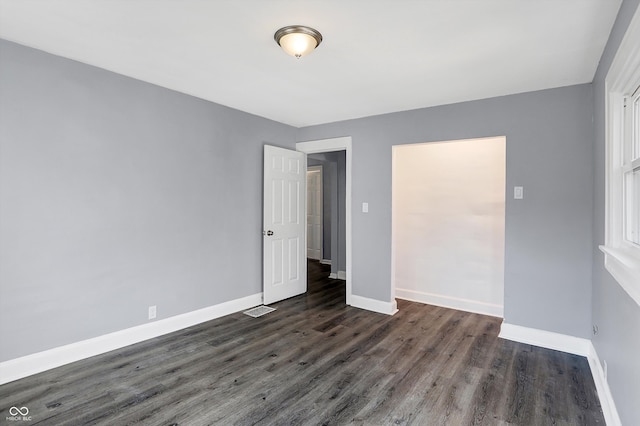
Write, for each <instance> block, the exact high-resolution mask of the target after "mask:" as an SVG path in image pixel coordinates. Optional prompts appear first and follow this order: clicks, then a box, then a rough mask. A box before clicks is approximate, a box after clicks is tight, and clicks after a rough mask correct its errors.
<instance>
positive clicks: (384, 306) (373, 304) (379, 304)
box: [351, 294, 398, 315]
mask: <svg viewBox="0 0 640 426" xmlns="http://www.w3.org/2000/svg"><path fill="white" fill-rule="evenodd" d="M351 306H353V307H354V308H360V309H366V310H367V311H373V312H378V313H380V314H386V315H394V314H395V313H396V312H398V303H397V302H396V301H395V299H394V300H392V301H391V302H383V301H381V300H376V299H369V298H368V297H363V296H358V295H355V294H352V295H351Z"/></svg>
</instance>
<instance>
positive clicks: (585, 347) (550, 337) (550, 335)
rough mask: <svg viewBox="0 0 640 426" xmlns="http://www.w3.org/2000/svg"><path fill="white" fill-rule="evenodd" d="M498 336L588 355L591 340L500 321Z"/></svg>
mask: <svg viewBox="0 0 640 426" xmlns="http://www.w3.org/2000/svg"><path fill="white" fill-rule="evenodd" d="M498 337H501V338H503V339H507V340H513V341H514V342H520V343H526V344H528V345H534V346H540V347H542V348H547V349H553V350H556V351H561V352H567V353H570V354H574V355H581V356H584V357H586V356H588V355H589V351H590V346H591V340H589V339H583V338H581V337H574V336H569V335H567V334H560V333H554V332H552V331H546V330H539V329H537V328H529V327H522V326H520V325H514V324H508V323H506V322H503V323H502V326H501V327H500V334H499V335H498Z"/></svg>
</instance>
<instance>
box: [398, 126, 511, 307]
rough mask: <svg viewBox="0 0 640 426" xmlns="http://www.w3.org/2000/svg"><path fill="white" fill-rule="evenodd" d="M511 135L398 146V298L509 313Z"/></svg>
mask: <svg viewBox="0 0 640 426" xmlns="http://www.w3.org/2000/svg"><path fill="white" fill-rule="evenodd" d="M505 172H506V138H505V137H492V138H482V139H469V140H459V141H447V142H432V143H424V144H413V145H396V146H394V147H393V281H394V286H395V292H396V296H397V297H399V298H401V299H409V300H415V301H419V302H422V303H429V304H434V305H439V306H446V307H450V308H454V309H461V310H466V311H471V312H479V313H483V314H488V315H493V316H499V317H502V316H503V301H504V223H505V221H504V220H505V219H504V218H505V174H506V173H505Z"/></svg>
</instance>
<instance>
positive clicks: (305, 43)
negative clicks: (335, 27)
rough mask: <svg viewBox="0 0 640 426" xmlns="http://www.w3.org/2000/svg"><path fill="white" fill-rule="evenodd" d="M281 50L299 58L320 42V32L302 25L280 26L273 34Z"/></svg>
mask: <svg viewBox="0 0 640 426" xmlns="http://www.w3.org/2000/svg"><path fill="white" fill-rule="evenodd" d="M273 38H274V39H275V40H276V43H278V44H279V45H280V47H282V50H284V51H285V52H287V53H288V54H289V55H291V56H295V57H296V58H298V59H300V58H301V57H303V56H305V55H307V54H309V53H311V52H312V51H313V49H315V48H316V47H318V46H319V45H320V43H322V34H320V33H319V32H318V31H317V30H314V29H313V28H309V27H305V26H303V25H290V26H288V27H282V28H280V29H279V30H278V31H276V33H275V34H274V35H273Z"/></svg>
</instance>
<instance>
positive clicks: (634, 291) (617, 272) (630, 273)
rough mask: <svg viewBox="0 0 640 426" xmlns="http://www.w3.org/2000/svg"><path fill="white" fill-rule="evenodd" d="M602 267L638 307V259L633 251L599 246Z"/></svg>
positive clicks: (639, 273) (639, 268)
mask: <svg viewBox="0 0 640 426" xmlns="http://www.w3.org/2000/svg"><path fill="white" fill-rule="evenodd" d="M600 250H601V251H602V252H603V253H604V255H605V256H604V266H605V268H607V271H609V273H610V274H611V275H613V278H615V279H616V281H618V283H619V284H620V286H621V287H622V288H623V289H624V291H626V292H627V293H628V294H629V296H631V298H632V299H633V300H634V301H635V302H636V303H637V304H638V306H640V258H639V257H638V256H637V253H635V252H634V251H633V250H629V249H624V248H614V247H608V246H600Z"/></svg>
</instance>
